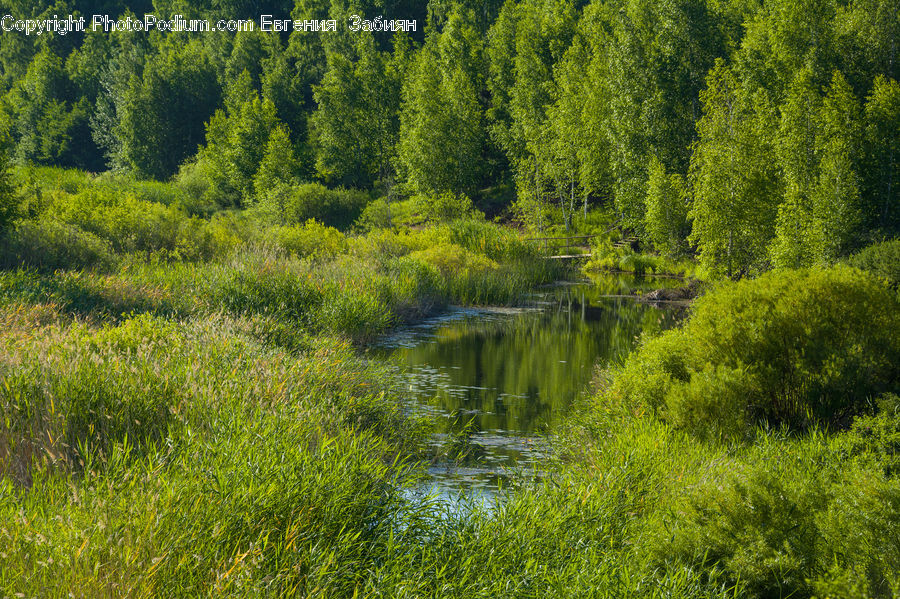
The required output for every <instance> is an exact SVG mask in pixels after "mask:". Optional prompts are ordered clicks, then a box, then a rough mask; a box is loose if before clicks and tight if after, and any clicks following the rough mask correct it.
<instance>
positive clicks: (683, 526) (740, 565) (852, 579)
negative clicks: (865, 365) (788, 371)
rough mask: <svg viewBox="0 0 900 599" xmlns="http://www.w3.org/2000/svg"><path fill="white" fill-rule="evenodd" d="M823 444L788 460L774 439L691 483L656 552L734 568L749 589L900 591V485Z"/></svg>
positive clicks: (658, 560) (653, 540)
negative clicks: (741, 462) (751, 459)
mask: <svg viewBox="0 0 900 599" xmlns="http://www.w3.org/2000/svg"><path fill="white" fill-rule="evenodd" d="M816 444H817V442H816V441H813V442H811V443H809V442H807V443H806V444H801V445H799V446H796V445H795V446H792V447H791V448H790V449H789V451H790V452H791V459H789V460H784V461H783V463H777V462H779V461H781V460H783V458H784V450H785V448H784V447H781V448H778V447H772V449H774V450H775V451H772V452H761V453H762V454H763V455H759V456H757V459H760V462H758V463H753V464H752V465H748V466H742V467H736V468H735V469H734V471H732V472H730V473H728V474H726V475H724V476H723V477H722V478H718V477H716V478H712V479H708V480H706V481H704V482H702V483H701V484H700V485H698V486H697V487H695V488H692V489H690V490H689V491H688V493H687V496H686V497H681V498H679V501H678V504H677V505H675V504H674V503H673V505H672V506H671V507H672V511H671V512H670V514H669V515H668V516H667V517H666V518H665V520H664V523H663V524H661V527H660V529H659V530H658V531H655V532H654V533H651V534H649V535H647V537H645V538H646V541H647V546H648V547H651V548H652V549H651V553H653V554H654V557H653V562H654V563H655V564H656V565H662V564H667V565H669V566H670V567H671V566H672V565H674V564H680V565H681V566H682V567H684V568H687V569H691V570H700V571H701V572H706V573H708V575H713V574H718V576H719V577H721V576H722V575H724V577H725V579H726V580H727V581H728V582H729V584H730V585H735V586H736V587H737V588H740V589H741V596H745V597H759V598H764V597H810V596H836V597H848V598H849V597H890V596H894V594H895V593H896V592H897V590H898V588H900V586H898V585H900V576H898V574H897V573H898V571H900V570H898V567H900V542H898V541H897V539H898V538H900V537H898V534H900V487H898V485H897V484H896V482H894V481H890V480H886V479H884V478H881V477H879V476H878V475H877V474H875V475H873V474H872V473H871V472H869V471H866V470H860V469H855V468H846V467H845V468H844V469H841V468H840V462H839V461H836V460H835V459H834V456H828V458H829V461H827V462H825V463H826V464H827V465H826V466H825V467H824V468H823V467H821V466H816V465H815V464H814V462H813V461H812V459H811V458H813V456H814V454H815V453H817V452H816V451H815V450H814V451H813V452H812V453H810V452H809V450H810V447H809V446H810V445H816ZM763 457H767V458H769V459H767V460H762V459H761V458H763ZM773 462H775V463H773ZM657 535H658V536H657ZM840 589H843V591H840ZM851 589H852V590H851ZM817 591H818V592H817ZM823 591H824V593H823ZM832 593H835V594H832Z"/></svg>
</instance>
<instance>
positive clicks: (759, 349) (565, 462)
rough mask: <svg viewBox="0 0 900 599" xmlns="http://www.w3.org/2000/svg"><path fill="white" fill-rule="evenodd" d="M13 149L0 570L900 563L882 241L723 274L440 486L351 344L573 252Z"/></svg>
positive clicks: (759, 580)
mask: <svg viewBox="0 0 900 599" xmlns="http://www.w3.org/2000/svg"><path fill="white" fill-rule="evenodd" d="M19 177H20V179H19V181H20V186H21V188H20V189H21V190H22V191H21V193H22V195H23V197H24V200H23V205H22V216H21V217H20V218H19V219H18V220H17V221H16V222H15V223H14V224H13V225H12V227H11V228H10V229H9V230H8V231H6V232H5V233H4V236H3V240H2V244H3V252H2V256H3V258H2V260H3V267H4V268H3V270H2V271H0V413H2V421H0V560H2V564H3V567H2V568H0V594H2V595H4V596H11V597H13V596H25V597H32V596H34V597H69V596H74V597H132V596H133V597H144V596H162V597H197V596H215V597H219V596H234V597H276V596H309V597H446V596H458V597H547V596H559V597H567V596H571V597H576V596H577V597H584V596H599V597H602V596H606V597H631V596H634V597H638V596H639V597H813V596H815V597H890V596H896V595H898V594H900V576H898V572H900V542H898V539H900V482H898V479H897V475H898V473H900V469H898V467H900V461H898V460H900V457H898V456H900V453H898V452H900V425H898V423H900V415H898V414H900V400H898V397H897V393H898V391H900V372H898V369H897V364H900V303H898V295H897V289H896V284H897V283H896V277H895V276H894V275H893V274H892V272H893V271H892V270H891V266H892V265H893V262H892V260H891V258H890V257H891V256H892V255H894V254H895V252H896V243H895V242H889V243H886V244H882V245H879V246H873V247H872V248H870V249H868V250H866V251H864V252H863V253H861V254H859V255H857V256H855V257H853V258H851V259H850V260H849V262H850V263H851V264H850V265H837V266H833V267H829V268H812V269H807V270H782V271H778V272H773V273H769V274H765V275H763V276H761V277H759V278H757V279H753V280H744V281H740V282H729V281H720V282H717V283H715V284H711V285H710V290H709V291H708V292H707V293H706V294H705V295H704V296H703V297H701V298H700V299H698V300H696V302H695V303H694V305H693V307H692V309H691V315H690V316H689V318H688V319H687V320H686V321H685V323H684V324H683V325H682V326H680V327H678V328H676V329H673V330H671V331H669V332H666V333H663V334H661V335H658V336H653V337H650V338H647V339H644V340H643V341H642V343H641V345H640V347H639V349H638V350H636V351H635V352H634V353H633V354H631V355H630V356H629V357H628V358H627V359H625V360H624V362H623V363H622V364H620V365H618V366H615V367H612V368H610V369H608V370H604V371H598V372H597V373H596V376H595V381H594V383H593V385H592V388H591V389H590V390H589V392H586V393H585V394H584V396H583V398H582V399H581V401H580V402H579V405H578V406H577V409H576V410H575V413H574V415H573V416H572V417H571V418H570V419H569V421H568V423H567V424H566V426H565V427H564V429H563V430H562V431H561V432H560V433H559V435H558V437H557V438H556V439H554V440H553V443H554V453H553V459H552V461H551V463H549V464H548V465H547V468H548V473H547V475H546V476H544V477H542V478H540V479H538V480H525V479H523V480H521V481H514V484H513V485H512V486H511V487H510V488H508V489H506V490H505V491H504V494H503V497H502V498H501V501H499V503H498V504H497V506H495V507H490V506H483V505H479V504H477V503H474V504H473V505H472V506H471V507H470V509H463V510H449V509H448V508H447V506H446V505H445V504H442V503H441V502H439V501H437V500H434V499H427V498H426V499H421V498H418V499H415V500H411V499H410V497H409V496H408V494H405V493H404V489H405V488H407V487H409V486H410V485H413V484H414V483H415V482H416V481H417V480H420V479H421V477H422V476H424V467H425V465H426V464H427V463H428V461H429V459H431V457H432V456H431V455H430V452H431V451H433V450H432V449H429V447H428V445H427V443H426V442H425V440H426V438H427V436H428V434H429V430H430V427H431V426H432V425H431V423H429V422H428V421H427V420H423V419H421V418H417V417H413V416H411V415H410V414H409V413H408V411H406V410H405V409H404V405H403V403H402V401H401V398H402V396H403V392H402V390H401V389H399V388H398V387H397V382H396V379H395V378H394V377H393V375H392V371H391V370H390V369H389V368H387V366H386V365H385V364H382V363H380V362H378V361H376V360H372V359H368V358H367V357H366V356H365V354H364V353H363V352H362V351H361V350H362V349H363V348H365V347H366V346H367V345H368V344H369V343H371V342H372V341H373V339H375V338H376V337H377V336H378V335H380V334H382V333H384V332H387V331H389V330H391V329H393V328H395V327H397V326H400V325H402V324H403V323H409V322H413V321H415V320H416V319H419V318H421V317H423V316H424V315H426V314H431V313H435V312H436V311H439V310H441V309H443V308H445V307H446V306H448V305H451V304H462V305H497V304H510V305H514V304H516V303H518V302H520V301H521V298H522V295H523V293H525V292H527V291H529V290H531V289H533V288H534V287H535V286H537V285H540V284H542V283H546V282H550V281H553V280H556V279H557V278H559V277H561V276H564V275H565V273H564V272H562V271H560V269H559V267H558V266H553V265H552V263H549V262H548V261H545V260H542V259H541V257H540V254H539V252H538V250H537V249H535V248H534V247H533V245H531V244H529V243H528V242H527V241H525V240H524V239H523V235H522V234H521V233H520V232H518V231H515V230H513V229H510V228H508V227H503V226H500V225H497V224H494V223H490V222H487V221H485V220H484V218H483V217H481V216H480V215H479V214H477V213H474V212H473V211H472V210H469V209H467V208H465V207H463V208H464V209H462V210H458V209H457V207H454V206H451V208H452V209H449V210H447V211H445V212H441V213H438V214H419V215H418V217H417V219H418V222H415V223H413V224H411V223H409V222H403V223H399V224H398V223H394V222H391V221H389V222H384V216H385V215H384V213H383V212H384V211H383V208H384V207H383V206H380V205H376V206H375V208H374V209H372V210H369V212H368V213H366V212H365V211H366V210H367V207H366V206H364V205H363V204H365V202H361V201H357V200H355V199H354V198H353V197H351V196H352V194H348V193H345V192H341V191H328V190H324V191H323V189H324V188H313V189H309V190H307V191H308V192H309V193H312V192H315V193H316V194H320V195H317V196H315V197H316V198H318V199H317V200H316V201H315V202H313V201H311V200H308V197H307V195H304V193H306V192H304V193H300V192H297V194H296V195H295V197H294V198H293V199H292V200H291V202H293V203H291V202H288V204H287V205H285V206H282V209H281V210H278V211H275V212H272V210H271V206H259V207H255V208H249V209H246V210H220V211H216V212H213V213H204V212H203V211H202V210H198V209H196V207H192V206H191V203H190V200H189V197H190V196H189V194H188V195H185V193H184V191H183V189H180V188H179V187H178V186H176V185H173V184H147V183H140V182H134V181H131V180H127V179H115V178H113V177H112V176H110V175H104V176H100V177H97V176H93V175H87V174H84V173H80V172H78V171H63V170H58V169H33V170H31V171H29V172H28V173H26V174H23V173H21V172H20V173H19ZM322 194H324V197H325V199H322V197H323V195H322ZM354 202H356V203H354ZM368 205H369V206H371V205H372V204H368ZM309 206H322V207H324V208H322V210H323V212H322V213H320V214H310V212H309V210H310V208H309ZM408 208H409V206H408ZM414 208H415V207H414V206H412V208H411V210H412V212H414ZM374 210H378V211H380V212H379V213H378V214H373V213H374ZM398 212H399V211H398ZM376 216H377V218H376ZM395 216H396V213H395ZM313 218H314V219H316V220H311V219H313ZM404 218H409V214H406V215H405V216H404ZM379 219H380V220H379ZM376 221H377V223H376ZM329 222H331V223H332V224H328V223H329ZM352 223H355V224H352ZM373 223H376V224H373ZM892 277H894V278H892Z"/></svg>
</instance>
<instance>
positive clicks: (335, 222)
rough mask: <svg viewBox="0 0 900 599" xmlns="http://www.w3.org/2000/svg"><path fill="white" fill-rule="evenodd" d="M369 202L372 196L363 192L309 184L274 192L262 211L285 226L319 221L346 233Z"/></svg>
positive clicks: (277, 189) (279, 188) (271, 192)
mask: <svg viewBox="0 0 900 599" xmlns="http://www.w3.org/2000/svg"><path fill="white" fill-rule="evenodd" d="M368 202H369V196H368V194H366V193H365V192H362V191H356V190H352V189H341V188H338V189H328V188H327V187H325V186H324V185H320V184H318V183H306V184H304V185H296V186H287V185H279V186H277V187H275V188H273V189H272V190H271V191H269V193H268V194H267V195H266V197H265V198H264V199H263V200H262V205H261V206H260V209H262V210H263V211H264V212H267V213H269V214H270V215H271V216H272V217H273V218H274V219H275V220H276V222H280V223H282V224H299V223H304V222H306V221H308V220H310V219H315V220H317V221H319V222H321V223H323V224H325V225H328V226H329V227H335V228H337V229H340V230H346V229H348V228H350V227H351V226H352V225H353V224H354V223H355V222H356V220H357V219H358V218H359V216H360V214H362V211H363V209H364V208H365V207H366V204H368Z"/></svg>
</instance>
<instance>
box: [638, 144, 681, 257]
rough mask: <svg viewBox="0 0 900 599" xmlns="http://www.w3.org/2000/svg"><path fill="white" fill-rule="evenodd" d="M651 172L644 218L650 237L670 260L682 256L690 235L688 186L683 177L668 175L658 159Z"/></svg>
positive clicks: (652, 161)
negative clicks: (672, 257) (671, 257)
mask: <svg viewBox="0 0 900 599" xmlns="http://www.w3.org/2000/svg"><path fill="white" fill-rule="evenodd" d="M649 171H650V175H649V177H650V178H649V180H648V182H647V213H646V215H645V216H644V220H645V228H646V230H647V236H648V237H649V239H650V240H651V241H652V242H653V245H654V246H656V248H658V249H659V250H660V251H661V252H664V253H665V254H668V255H670V256H677V255H680V254H683V253H685V250H686V247H685V246H686V239H687V235H688V233H690V224H689V223H688V220H687V214H688V202H689V196H688V191H687V186H686V185H685V182H684V179H683V178H682V177H681V176H680V175H678V174H673V175H669V174H666V171H665V167H663V165H662V163H661V162H659V160H657V159H656V158H653V159H652V160H651V162H650V169H649Z"/></svg>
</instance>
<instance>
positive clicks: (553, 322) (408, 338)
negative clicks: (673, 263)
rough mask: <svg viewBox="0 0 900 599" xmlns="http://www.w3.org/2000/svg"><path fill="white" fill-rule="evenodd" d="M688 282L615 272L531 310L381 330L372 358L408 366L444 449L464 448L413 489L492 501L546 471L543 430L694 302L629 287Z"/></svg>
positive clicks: (406, 377)
mask: <svg viewBox="0 0 900 599" xmlns="http://www.w3.org/2000/svg"><path fill="white" fill-rule="evenodd" d="M679 284H681V282H680V281H678V280H673V279H659V278H657V279H651V278H642V279H638V278H634V277H631V276H617V275H606V276H603V277H599V278H596V279H593V280H591V281H589V282H587V281H585V282H576V283H561V284H558V285H554V286H551V287H547V288H544V289H541V290H539V291H538V292H535V293H534V294H532V295H531V296H530V297H529V299H528V301H527V302H526V303H525V305H524V307H521V308H515V309H509V308H483V309H469V308H460V309H455V310H451V311H450V312H448V313H446V314H443V315H441V316H439V317H435V318H432V319H429V320H426V321H424V322H421V323H419V324H417V325H415V326H412V327H409V328H406V329H403V330H401V331H398V332H397V333H395V334H393V335H391V336H390V337H388V338H385V339H383V340H382V341H381V343H379V344H378V345H377V347H376V348H374V349H373V352H372V353H373V355H374V356H375V357H379V358H384V359H388V360H392V361H393V362H394V363H395V364H397V365H398V368H399V369H400V376H401V377H403V379H402V380H403V386H404V388H405V389H406V390H407V391H408V400H409V402H410V406H411V409H412V410H414V411H416V412H418V413H420V414H424V415H426V416H427V417H428V418H429V419H430V420H432V421H434V422H435V423H436V430H437V432H436V433H435V434H434V436H433V438H432V442H433V443H434V445H435V447H436V448H437V449H438V450H439V451H440V452H443V453H450V454H452V455H456V456H457V459H454V460H449V459H448V460H441V461H438V462H437V463H435V464H434V465H433V466H432V467H431V468H430V470H429V474H430V480H429V481H428V482H427V484H425V485H423V487H422V488H421V489H417V490H416V491H415V492H422V493H431V494H436V495H438V496H440V497H442V498H445V499H447V500H455V499H458V498H460V497H462V498H466V497H470V498H471V497H475V498H481V499H484V500H490V499H491V498H492V497H493V495H494V493H495V492H496V490H497V489H498V487H499V486H500V485H502V484H504V480H505V479H506V477H508V476H509V474H510V473H511V472H512V471H514V470H519V471H521V472H523V473H526V474H527V473H534V472H539V471H540V469H541V462H542V459H543V458H545V457H546V454H547V444H546V442H545V441H544V438H545V437H546V436H547V435H548V434H552V433H553V431H554V430H555V429H556V427H558V426H559V425H560V423H561V422H562V421H563V419H564V418H565V417H566V415H567V414H568V412H569V410H570V409H571V407H572V404H573V402H574V401H575V399H576V398H577V397H578V395H579V394H580V393H583V392H584V391H585V390H586V389H587V388H588V387H589V383H590V381H591V379H592V377H593V376H595V373H596V372H597V368H598V367H603V366H605V365H609V364H614V363H616V362H618V361H620V360H622V359H623V358H624V357H625V356H626V355H627V354H628V353H629V352H630V351H631V350H632V349H633V348H634V347H635V344H636V343H637V341H638V339H639V337H640V335H641V334H642V333H645V332H656V331H660V330H662V329H665V328H668V327H671V326H673V325H674V324H675V323H676V322H677V321H678V320H679V319H680V318H681V316H682V315H683V314H684V311H685V310H684V307H683V306H681V305H676V304H656V305H650V304H647V303H643V302H640V301H637V300H635V299H634V298H633V297H629V296H630V295H632V294H633V293H635V292H639V291H647V290H651V289H658V288H660V287H669V286H677V285H679Z"/></svg>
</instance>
